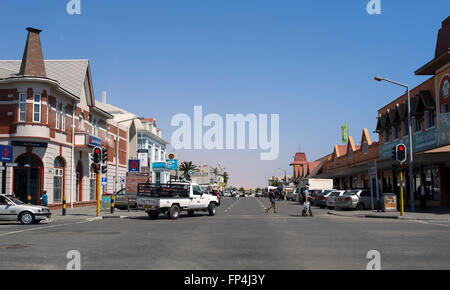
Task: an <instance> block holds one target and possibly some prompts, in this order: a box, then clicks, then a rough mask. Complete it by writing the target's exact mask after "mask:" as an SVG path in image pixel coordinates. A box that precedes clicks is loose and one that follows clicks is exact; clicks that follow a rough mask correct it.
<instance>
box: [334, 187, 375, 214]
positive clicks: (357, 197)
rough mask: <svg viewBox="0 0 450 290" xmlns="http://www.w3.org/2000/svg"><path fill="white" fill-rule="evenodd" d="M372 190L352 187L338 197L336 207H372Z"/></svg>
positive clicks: (361, 208) (358, 208)
mask: <svg viewBox="0 0 450 290" xmlns="http://www.w3.org/2000/svg"><path fill="white" fill-rule="evenodd" d="M370 204H371V198H370V190H367V189H350V190H347V191H346V192H345V193H344V194H343V195H342V196H338V197H337V198H336V204H335V206H336V208H340V209H357V210H364V209H367V208H370Z"/></svg>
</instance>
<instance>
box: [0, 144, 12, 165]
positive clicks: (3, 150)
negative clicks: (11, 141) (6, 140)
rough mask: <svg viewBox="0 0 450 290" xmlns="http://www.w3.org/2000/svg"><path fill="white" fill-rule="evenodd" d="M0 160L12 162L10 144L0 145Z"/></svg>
mask: <svg viewBox="0 0 450 290" xmlns="http://www.w3.org/2000/svg"><path fill="white" fill-rule="evenodd" d="M0 161H1V162H13V148H12V147H11V146H3V145H0Z"/></svg>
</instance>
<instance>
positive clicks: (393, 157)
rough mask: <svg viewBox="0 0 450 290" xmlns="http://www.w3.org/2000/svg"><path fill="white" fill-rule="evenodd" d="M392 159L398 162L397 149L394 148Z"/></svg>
mask: <svg viewBox="0 0 450 290" xmlns="http://www.w3.org/2000/svg"><path fill="white" fill-rule="evenodd" d="M392 159H394V160H397V147H392Z"/></svg>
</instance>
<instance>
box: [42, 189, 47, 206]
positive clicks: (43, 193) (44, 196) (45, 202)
mask: <svg viewBox="0 0 450 290" xmlns="http://www.w3.org/2000/svg"><path fill="white" fill-rule="evenodd" d="M40 199H41V200H42V202H41V205H42V206H47V205H48V195H47V191H46V190H44V191H42V196H41V198H40Z"/></svg>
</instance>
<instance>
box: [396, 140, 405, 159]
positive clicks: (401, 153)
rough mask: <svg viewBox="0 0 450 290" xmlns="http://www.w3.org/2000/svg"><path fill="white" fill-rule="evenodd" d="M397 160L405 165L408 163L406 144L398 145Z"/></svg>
mask: <svg viewBox="0 0 450 290" xmlns="http://www.w3.org/2000/svg"><path fill="white" fill-rule="evenodd" d="M395 149H396V150H395V151H396V153H395V159H396V160H397V161H398V162H399V163H403V162H405V161H406V156H407V154H406V146H405V144H398V145H397V147H395Z"/></svg>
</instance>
